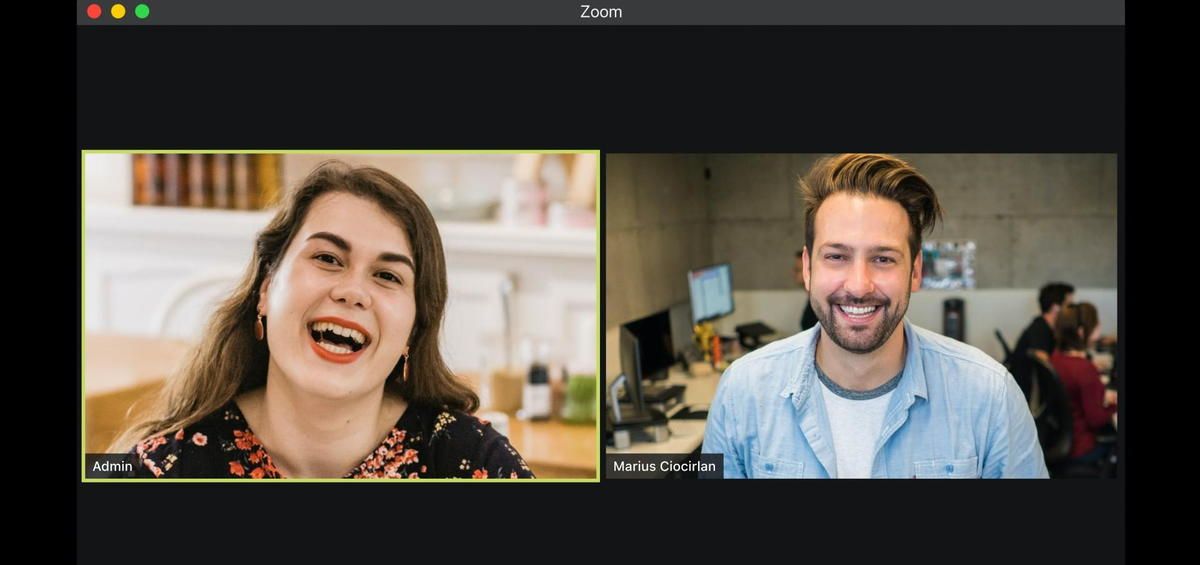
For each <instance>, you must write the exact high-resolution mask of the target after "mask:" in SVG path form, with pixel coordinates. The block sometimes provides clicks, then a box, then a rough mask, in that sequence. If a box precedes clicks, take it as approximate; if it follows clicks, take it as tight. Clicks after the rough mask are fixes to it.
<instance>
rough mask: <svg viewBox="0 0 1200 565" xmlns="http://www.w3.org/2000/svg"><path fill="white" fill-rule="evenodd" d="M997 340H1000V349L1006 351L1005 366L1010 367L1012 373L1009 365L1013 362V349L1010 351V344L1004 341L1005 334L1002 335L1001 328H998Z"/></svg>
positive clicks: (1010, 370) (1009, 368)
mask: <svg viewBox="0 0 1200 565" xmlns="http://www.w3.org/2000/svg"><path fill="white" fill-rule="evenodd" d="M996 339H997V340H1000V348H1001V349H1002V350H1004V366H1005V367H1008V370H1009V372H1012V367H1009V363H1010V362H1012V349H1009V347H1008V342H1007V341H1005V340H1004V334H1002V333H1000V328H996Z"/></svg>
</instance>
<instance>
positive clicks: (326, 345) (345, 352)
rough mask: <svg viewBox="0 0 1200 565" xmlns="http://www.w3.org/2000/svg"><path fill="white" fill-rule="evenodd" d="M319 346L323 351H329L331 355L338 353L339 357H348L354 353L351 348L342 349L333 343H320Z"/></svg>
mask: <svg viewBox="0 0 1200 565" xmlns="http://www.w3.org/2000/svg"><path fill="white" fill-rule="evenodd" d="M317 345H318V346H320V347H321V349H324V350H325V351H328V352H330V353H337V354H338V355H348V354H350V353H353V352H354V351H353V350H351V349H350V348H349V347H340V346H337V345H333V344H332V343H329V342H327V341H318V342H317Z"/></svg>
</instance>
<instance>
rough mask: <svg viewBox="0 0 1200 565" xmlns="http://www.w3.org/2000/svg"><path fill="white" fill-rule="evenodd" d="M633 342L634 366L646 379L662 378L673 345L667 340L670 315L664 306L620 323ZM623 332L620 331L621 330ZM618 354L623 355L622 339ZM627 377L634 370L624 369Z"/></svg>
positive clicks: (669, 331) (667, 369)
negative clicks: (663, 308) (636, 365)
mask: <svg viewBox="0 0 1200 565" xmlns="http://www.w3.org/2000/svg"><path fill="white" fill-rule="evenodd" d="M621 328H622V329H624V330H626V331H628V332H629V334H630V336H631V337H632V338H634V339H635V340H636V342H637V354H638V368H639V369H640V376H641V378H643V379H646V380H652V381H661V380H666V378H667V373H668V372H669V371H670V369H671V364H672V363H674V362H675V348H674V346H673V344H672V342H671V317H670V314H669V313H668V311H667V310H663V311H661V312H655V313H654V314H651V315H649V316H646V317H645V318H641V319H639V320H634V321H632V322H628V323H626V324H624V325H622V326H621ZM622 336H624V332H622ZM621 346H622V348H621V355H622V358H624V355H625V342H624V341H622V343H621ZM625 374H626V375H628V376H629V378H630V379H632V378H633V376H634V373H631V372H626V373H625Z"/></svg>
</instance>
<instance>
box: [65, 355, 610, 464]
mask: <svg viewBox="0 0 1200 565" xmlns="http://www.w3.org/2000/svg"><path fill="white" fill-rule="evenodd" d="M86 339H87V343H86V345H85V347H86V355H85V356H84V361H83V365H84V366H83V369H84V381H85V384H86V387H85V390H84V398H85V399H86V400H85V401H84V411H85V412H86V414H87V417H86V419H85V422H86V427H87V430H86V437H85V441H84V445H85V446H86V449H87V451H88V452H89V453H98V452H103V451H104V450H106V449H107V448H108V444H109V443H110V442H112V440H114V439H115V438H116V435H117V433H119V431H120V430H122V429H124V427H125V426H126V425H127V424H128V422H127V420H126V413H127V411H128V409H129V407H130V406H133V405H134V403H135V402H137V401H138V400H143V399H145V398H147V397H148V396H149V395H151V394H153V393H155V392H157V391H158V390H159V389H160V388H161V387H162V383H163V381H164V379H165V378H166V377H167V376H168V375H170V374H171V373H173V372H174V371H175V369H176V368H177V367H178V366H179V364H180V363H181V362H182V361H183V360H184V358H185V356H186V355H187V352H188V350H189V347H190V346H189V344H187V343H186V342H181V341H177V340H170V339H162V338H154V337H135V336H124V335H113V334H102V333H89V334H87V336H86ZM145 404H146V403H144V402H143V403H141V404H139V406H144V405H145ZM508 439H509V441H510V442H511V443H512V445H513V447H514V448H516V450H517V451H518V452H520V454H521V457H523V458H524V459H525V462H526V463H529V467H530V468H531V469H533V472H534V474H536V475H537V476H538V477H540V478H553V477H558V478H595V477H596V425H595V424H593V425H573V424H567V423H564V422H559V421H549V422H523V421H520V420H517V419H516V418H515V417H512V415H511V414H510V418H509V436H508Z"/></svg>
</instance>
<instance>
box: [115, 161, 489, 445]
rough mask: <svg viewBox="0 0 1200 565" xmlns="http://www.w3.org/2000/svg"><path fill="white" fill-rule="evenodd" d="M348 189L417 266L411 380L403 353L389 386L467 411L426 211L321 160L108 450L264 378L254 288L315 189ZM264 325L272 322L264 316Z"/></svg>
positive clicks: (442, 263) (474, 402)
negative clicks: (403, 240)
mask: <svg viewBox="0 0 1200 565" xmlns="http://www.w3.org/2000/svg"><path fill="white" fill-rule="evenodd" d="M330 192H345V193H349V194H352V195H355V196H359V197H361V198H365V199H367V200H370V201H372V202H374V203H376V204H378V205H379V206H380V207H381V208H382V209H383V210H384V211H385V212H387V213H388V214H389V215H391V216H392V217H393V218H395V219H396V220H397V221H398V222H399V223H400V225H401V226H402V227H403V228H404V230H405V232H406V233H407V235H408V240H409V241H410V242H411V243H412V248H413V261H414V262H415V263H416V267H417V268H416V274H415V277H416V288H415V301H416V307H417V315H416V320H415V322H414V323H413V329H412V335H411V337H410V338H409V354H408V363H409V368H408V379H407V380H402V379H401V378H400V375H401V371H402V370H403V366H404V361H403V360H400V361H398V362H397V364H396V366H395V367H394V368H393V370H392V373H391V375H389V376H388V386H390V387H393V390H394V391H395V392H397V393H398V394H400V396H401V397H403V398H404V399H405V400H406V401H408V402H409V403H414V404H427V405H434V406H447V407H449V408H454V409H458V410H464V411H466V412H474V411H475V410H476V409H478V407H479V397H478V396H477V395H476V394H475V392H473V391H472V390H471V389H470V387H468V386H467V385H466V384H464V383H463V382H462V381H461V380H460V379H459V378H458V377H456V376H455V375H454V374H453V373H452V372H451V371H450V369H449V368H448V367H447V366H446V363H445V361H443V360H442V356H441V352H440V350H439V348H438V333H439V331H440V330H441V325H442V315H443V314H444V312H445V307H446V292H447V291H446V258H445V253H444V252H443V251H442V238H441V235H440V234H439V233H438V229H437V223H436V222H435V221H434V219H433V214H431V213H430V212H429V208H428V207H427V206H426V205H425V203H424V202H423V201H422V200H421V198H420V197H419V196H418V195H417V193H416V192H415V191H413V189H411V188H409V187H408V186H407V185H405V184H404V183H403V182H400V180H399V179H397V178H396V177H393V176H392V175H390V174H388V173H386V172H384V171H382V170H380V169H377V168H374V167H350V166H349V165H347V164H345V163H342V162H340V161H327V162H325V163H322V164H321V165H320V166H318V167H317V168H316V169H315V170H314V171H313V172H312V173H310V174H309V175H308V177H307V178H305V179H304V181H303V182H302V183H301V184H300V186H299V187H297V188H296V190H294V191H292V192H290V193H289V194H288V195H287V197H286V199H285V201H284V202H283V203H282V205H281V206H280V209H279V212H278V213H277V214H276V215H275V217H274V218H273V219H272V220H271V222H270V224H268V225H267V227H266V228H265V229H264V230H263V231H261V232H260V233H259V234H258V238H257V240H256V242H255V245H254V258H253V260H252V261H251V262H250V265H249V266H248V267H247V268H246V272H245V274H244V275H243V276H242V279H241V282H240V283H239V284H238V285H237V287H236V289H235V290H234V291H233V294H232V295H231V296H230V297H229V298H227V299H226V300H225V301H224V302H222V303H221V305H220V307H218V309H217V311H216V312H215V313H214V314H213V316H212V318H211V319H210V320H209V323H208V326H207V329H206V331H205V333H204V335H203V337H202V338H201V341H200V343H199V344H198V345H197V346H196V348H195V349H194V350H193V351H192V353H191V355H190V357H189V359H188V360H187V362H186V363H185V364H184V366H183V367H182V368H181V369H180V370H179V372H178V373H176V374H175V375H174V376H172V377H171V378H169V379H167V382H166V385H165V386H164V387H163V390H162V393H161V394H160V395H159V397H158V398H157V399H156V402H155V405H154V407H153V408H152V409H151V410H150V414H149V416H147V417H145V418H143V419H141V420H140V421H138V422H136V423H134V424H133V425H132V426H130V427H129V429H127V430H126V431H125V432H124V433H122V434H120V436H119V437H118V438H117V440H116V441H115V442H114V443H113V446H112V448H111V449H112V450H114V451H118V452H119V451H125V450H128V449H130V447H131V446H132V444H133V443H134V442H137V441H140V440H143V439H145V438H148V437H151V436H154V435H158V434H161V433H164V432H172V431H176V430H179V429H182V428H185V427H187V426H189V425H191V424H194V423H195V422H197V421H199V420H200V419H202V418H204V417H205V416H207V415H208V414H210V413H212V412H214V411H216V410H218V409H219V408H220V407H221V406H224V405H225V404H226V403H227V402H229V401H230V400H231V399H233V398H234V397H235V396H236V395H238V394H239V393H241V392H244V391H247V390H251V389H254V388H257V387H260V386H263V385H264V384H266V382H267V361H268V359H269V358H270V356H271V352H270V350H269V349H268V347H267V342H266V340H263V341H258V340H257V339H255V337H254V322H255V319H256V316H257V310H256V307H257V304H258V289H259V287H260V286H261V284H262V281H263V279H264V277H266V276H267V275H269V274H270V273H271V272H273V270H274V269H275V267H276V266H277V265H278V264H279V260H280V259H281V258H282V257H283V255H284V253H285V252H286V251H287V248H288V245H289V244H290V243H291V241H292V239H293V238H294V237H295V234H296V232H297V231H298V230H299V229H300V226H301V225H302V224H303V223H304V219H305V217H306V216H307V214H308V210H309V208H310V207H311V206H312V203H313V201H315V200H316V199H317V198H318V197H319V196H321V195H323V194H326V193H330ZM268 323H269V322H268Z"/></svg>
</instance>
